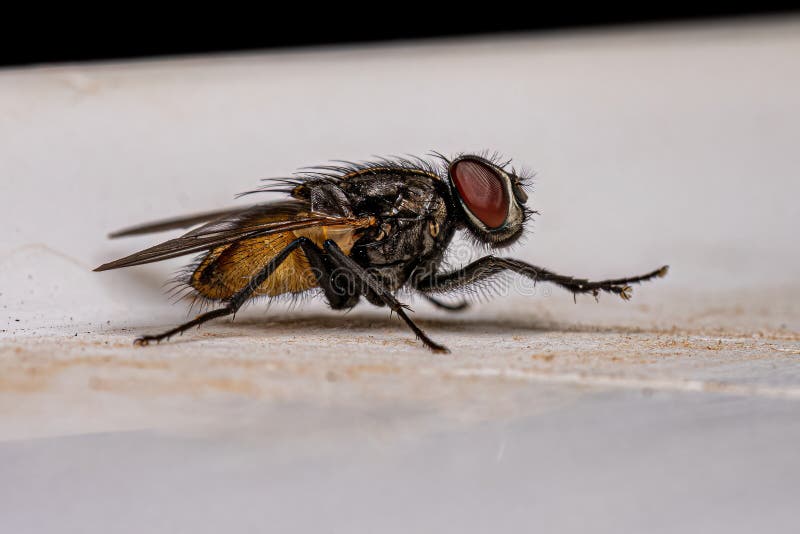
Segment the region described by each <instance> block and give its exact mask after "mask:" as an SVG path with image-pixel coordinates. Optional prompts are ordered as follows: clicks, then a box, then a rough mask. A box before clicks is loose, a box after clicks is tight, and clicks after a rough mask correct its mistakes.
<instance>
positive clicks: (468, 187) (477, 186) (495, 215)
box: [450, 159, 509, 228]
mask: <svg viewBox="0 0 800 534" xmlns="http://www.w3.org/2000/svg"><path fill="white" fill-rule="evenodd" d="M450 175H451V176H452V178H453V183H454V184H455V186H456V189H457V190H458V195H459V196H460V197H461V200H462V201H463V202H464V204H465V206H466V207H467V209H468V210H469V211H470V212H471V213H472V214H473V215H474V216H475V217H477V218H478V220H480V221H481V222H482V223H483V224H485V225H486V226H487V227H489V228H499V227H501V226H503V223H505V222H506V217H507V216H508V203H509V198H508V192H507V190H506V188H505V184H504V183H503V180H502V179H501V178H500V176H498V175H497V173H496V172H495V171H494V170H493V169H492V168H491V167H489V166H488V165H486V164H485V163H482V162H480V161H475V160H469V159H465V160H461V161H458V162H456V164H455V165H454V166H453V167H452V168H451V170H450Z"/></svg>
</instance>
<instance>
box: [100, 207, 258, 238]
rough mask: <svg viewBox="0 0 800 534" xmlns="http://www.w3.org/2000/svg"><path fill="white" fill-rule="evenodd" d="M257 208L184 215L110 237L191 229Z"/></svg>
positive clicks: (238, 208) (140, 226)
mask: <svg viewBox="0 0 800 534" xmlns="http://www.w3.org/2000/svg"><path fill="white" fill-rule="evenodd" d="M254 207H255V206H252V205H251V206H245V207H236V208H228V209H224V210H216V211H207V212H204V213H194V214H192V215H184V216H182V217H174V218H171V219H162V220H160V221H153V222H149V223H145V224H138V225H136V226H131V227H128V228H123V229H122V230H117V231H116V232H113V233H111V234H109V235H108V237H110V238H112V239H114V238H117V237H127V236H131V235H142V234H152V233H155V232H163V231H165V230H174V229H176V228H191V227H192V226H197V225H198V224H200V223H204V222H208V221H214V220H217V219H222V218H224V217H230V216H232V215H237V214H242V213H245V212H247V211H248V210H251V209H253V208H254Z"/></svg>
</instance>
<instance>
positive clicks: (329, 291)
mask: <svg viewBox="0 0 800 534" xmlns="http://www.w3.org/2000/svg"><path fill="white" fill-rule="evenodd" d="M435 156H436V157H437V158H438V159H437V160H436V161H433V162H431V161H427V160H424V159H422V158H394V159H381V160H377V161H371V162H362V163H348V162H340V163H337V164H336V165H326V166H320V167H310V168H306V169H304V170H303V171H302V172H300V173H297V174H296V175H295V176H294V177H292V178H285V179H279V180H273V181H272V182H271V183H270V184H268V185H266V186H264V187H262V188H260V189H257V190H255V191H250V192H248V193H244V194H250V193H258V192H262V191H277V192H282V193H284V194H286V195H288V198H286V199H285V200H281V201H275V202H267V203H261V204H256V205H253V206H247V207H242V208H232V209H226V210H220V211H213V212H207V213H202V214H196V215H190V216H186V217H178V218H173V219H168V220H163V221H158V222H154V223H149V224H144V225H140V226H136V227H132V228H128V229H125V230H121V231H119V232H115V233H113V234H111V237H123V236H129V235H137V234H147V233H153V232H160V231H164V230H171V229H176V228H192V227H196V228H194V229H192V230H190V231H189V232H187V233H185V234H183V235H182V236H180V237H177V238H175V239H170V240H169V241H165V242H163V243H161V244H158V245H155V246H153V247H150V248H147V249H145V250H142V251H139V252H136V253H134V254H131V255H130V256H126V257H124V258H121V259H118V260H116V261H112V262H109V263H106V264H104V265H101V266H100V267H98V268H97V269H95V271H106V270H109V269H117V268H120V267H130V266H133V265H142V264H145V263H152V262H156V261H161V260H165V259H169V258H175V257H178V256H184V255H187V254H193V253H199V254H200V256H199V258H198V259H197V260H196V262H195V263H194V264H192V265H191V266H190V267H189V269H188V270H187V272H186V275H185V277H184V278H183V279H181V283H183V284H185V285H186V286H187V287H188V288H189V289H190V290H191V292H192V293H193V295H194V296H195V297H196V298H200V299H203V300H205V301H210V302H214V303H219V304H220V305H221V307H218V308H217V309H214V310H211V311H208V312H206V313H203V314H201V315H199V316H197V317H196V318H194V319H193V320H191V321H189V322H187V323H184V324H182V325H180V326H177V327H175V328H172V329H170V330H167V331H165V332H162V333H160V334H154V335H145V336H142V337H140V338H138V339H136V340H135V342H134V343H135V344H137V345H147V344H149V343H151V342H160V341H162V340H165V339H168V338H170V337H171V336H174V335H175V334H181V333H183V332H185V331H186V330H188V329H190V328H192V327H194V326H198V325H200V324H202V323H205V322H207V321H210V320H211V319H215V318H218V317H224V316H226V315H232V314H235V313H236V311H237V310H239V309H240V308H241V307H242V305H244V304H245V303H246V302H247V301H249V300H251V299H253V298H256V297H261V296H267V297H277V296H279V295H285V294H290V295H297V294H300V293H304V292H307V291H311V290H314V289H318V290H321V293H322V295H324V297H325V299H326V300H327V302H328V304H329V305H330V307H331V308H332V309H335V310H348V309H351V308H353V307H354V306H355V305H356V304H358V302H359V301H360V300H361V298H362V297H363V298H365V299H366V300H367V301H369V302H370V303H372V304H375V305H377V306H386V307H388V308H389V309H390V310H392V311H393V312H394V313H396V314H397V315H398V316H399V317H400V318H401V319H402V320H403V321H404V322H405V323H406V324H407V325H408V327H409V328H410V329H411V330H412V331H413V332H414V334H416V336H417V337H418V338H419V339H420V340H421V341H422V343H424V344H425V346H427V347H428V348H429V349H431V350H432V351H434V352H449V351H448V349H447V348H446V347H444V346H443V345H440V344H439V343H436V342H435V341H433V340H432V339H431V338H430V337H428V335H427V334H426V333H425V332H424V331H423V330H422V329H421V328H420V327H419V326H418V325H417V324H416V323H415V322H414V320H413V319H412V318H411V317H410V316H409V314H408V313H407V310H408V306H406V305H405V304H403V303H402V302H400V301H399V300H398V299H397V297H396V293H397V291H398V290H400V289H401V288H405V289H410V290H412V291H415V292H417V293H419V294H421V295H422V296H423V297H424V298H426V299H427V300H428V301H429V302H431V303H432V304H434V305H435V306H437V307H439V308H442V309H445V310H449V311H458V310H462V309H464V308H465V307H466V306H467V303H466V302H460V303H455V304H450V303H447V302H443V301H440V300H439V299H438V298H437V296H439V295H442V294H448V293H453V292H458V291H459V290H462V289H465V288H468V287H470V286H474V285H475V284H479V283H481V282H483V281H486V280H488V279H490V278H492V277H494V276H497V275H499V274H500V273H502V272H512V273H515V274H517V275H520V276H523V277H526V278H528V279H530V280H532V281H533V282H551V283H554V284H556V285H558V286H561V287H562V288H564V289H566V290H567V291H571V292H572V293H573V295H576V294H578V293H587V294H591V295H594V296H597V295H598V294H599V293H600V292H606V293H612V294H615V295H618V296H619V297H621V298H622V299H624V300H628V299H630V297H631V292H632V290H631V287H630V285H631V284H636V283H639V282H643V281H646V280H650V279H652V278H656V277H663V276H665V275H666V274H667V266H664V267H661V268H659V269H656V270H654V271H652V272H649V273H647V274H644V275H641V276H631V277H625V278H617V279H611V280H601V281H589V280H587V279H582V278H574V277H571V276H564V275H560V274H557V273H555V272H552V271H550V270H547V269H543V268H541V267H537V266H535V265H531V264H529V263H526V262H524V261H520V260H516V259H512V258H501V257H496V256H493V255H489V256H484V257H482V258H480V259H478V260H476V261H474V262H472V263H470V264H468V265H466V266H463V267H461V268H459V269H454V270H446V269H444V268H443V266H442V262H443V259H444V256H445V253H446V251H447V249H448V247H449V246H450V244H451V242H452V240H453V237H454V236H455V234H456V232H457V231H466V232H468V234H469V235H470V236H471V237H472V238H473V241H474V242H475V244H476V245H484V246H486V247H488V248H490V249H501V248H503V247H507V246H508V245H510V244H512V243H514V242H515V241H516V240H517V239H519V237H520V236H521V235H522V234H523V233H524V231H525V224H526V222H527V221H528V220H529V219H530V218H531V216H532V214H533V213H535V212H533V211H531V210H530V209H529V208H527V207H526V203H527V201H528V193H527V192H526V185H527V181H528V179H527V178H526V177H525V176H523V175H522V173H520V174H519V175H518V174H517V173H516V171H515V170H514V169H513V168H511V169H509V167H508V166H509V164H510V162H501V161H500V160H498V159H497V158H491V157H485V156H482V155H474V154H463V155H460V156H458V157H456V158H454V159H452V160H451V159H448V158H446V157H444V156H442V155H440V154H435Z"/></svg>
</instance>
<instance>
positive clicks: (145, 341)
mask: <svg viewBox="0 0 800 534" xmlns="http://www.w3.org/2000/svg"><path fill="white" fill-rule="evenodd" d="M307 243H310V244H311V245H312V246H313V245H314V243H313V242H312V241H311V240H310V239H308V238H306V237H299V238H297V239H295V240H294V241H292V242H291V243H289V244H288V245H286V247H284V248H283V250H281V251H280V252H279V253H278V254H277V255H276V256H274V257H273V258H272V259H271V260H270V261H269V262H268V263H267V264H266V265H265V266H264V267H263V268H262V269H261V270H260V271H259V272H258V273H257V274H256V275H255V276H254V277H252V278H251V279H250V281H249V282H248V284H247V285H246V286H245V287H244V288H242V289H240V290H239V291H238V292H237V293H235V294H234V295H233V296H232V297H231V298H230V299H229V300H228V303H227V305H226V306H225V307H224V308H219V309H217V310H211V311H210V312H206V313H204V314H202V315H198V316H197V317H195V318H194V319H192V320H191V321H189V322H187V323H184V324H182V325H180V326H178V327H175V328H173V329H171V330H167V331H166V332H162V333H160V334H155V335H148V336H142V337H139V338H136V339H135V340H134V342H133V344H134V345H139V346H146V345H149V344H150V343H151V342H154V341H155V342H156V343H158V342H160V341H163V340H165V339H169V338H171V337H172V336H174V335H175V334H182V333H184V332H185V331H187V330H189V329H190V328H192V327H195V326H199V325H201V324H203V323H205V322H207V321H210V320H212V319H216V318H217V317H225V316H226V315H231V314H235V313H236V311H237V310H238V309H239V308H241V307H242V305H243V304H244V303H245V302H246V301H247V299H249V298H250V297H251V296H253V293H254V292H255V290H256V289H258V286H260V285H261V284H263V283H264V282H265V281H266V279H267V278H269V277H270V275H271V274H272V273H274V272H275V271H276V270H277V269H278V267H280V265H281V263H283V262H284V261H285V260H286V258H288V257H289V254H291V253H292V252H293V251H294V250H295V249H296V248H298V247H300V246H303V245H307Z"/></svg>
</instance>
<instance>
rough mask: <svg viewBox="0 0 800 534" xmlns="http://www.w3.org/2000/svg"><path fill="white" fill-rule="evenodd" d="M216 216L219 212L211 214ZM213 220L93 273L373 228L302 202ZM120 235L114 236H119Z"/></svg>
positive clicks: (175, 222) (168, 224) (165, 224)
mask: <svg viewBox="0 0 800 534" xmlns="http://www.w3.org/2000/svg"><path fill="white" fill-rule="evenodd" d="M214 213H219V212H214ZM226 213H227V215H223V216H222V217H221V218H217V219H214V220H212V221H211V222H208V223H207V224H204V225H203V226H200V227H199V228H196V229H194V230H192V231H190V232H187V233H185V234H184V235H182V236H180V237H177V238H175V239H170V240H169V241H165V242H164V243H161V244H159V245H155V246H153V247H150V248H147V249H144V250H142V251H139V252H136V253H134V254H131V255H130V256H126V257H124V258H120V259H118V260H115V261H112V262H109V263H105V264H103V265H101V266H100V267H98V268H96V269H95V271H107V270H109V269H119V268H120V267H130V266H133V265H143V264H145V263H152V262H156V261H162V260H166V259H170V258H177V257H178V256H185V255H187V254H192V253H196V252H202V251H204V250H211V249H213V248H216V247H219V246H221V245H227V244H230V243H233V242H236V241H240V240H243V239H250V238H254V237H260V236H265V235H270V234H275V233H281V232H287V231H291V230H300V229H303V228H310V227H316V226H352V227H354V228H365V227H367V226H371V225H372V224H374V220H373V219H372V218H371V217H342V216H336V215H329V214H325V213H315V212H310V211H308V206H307V204H306V203H304V202H299V201H286V202H273V203H268V204H259V205H256V206H251V207H248V208H241V209H239V210H231V211H228V212H226ZM205 216H208V214H204V215H202V216H200V215H198V216H189V217H183V218H179V219H171V220H169V221H161V222H156V223H152V224H146V225H142V226H139V227H136V228H138V230H136V229H133V230H136V231H133V232H132V230H131V229H128V230H124V231H123V232H124V233H125V235H133V234H135V233H146V232H153V231H158V230H161V229H168V228H179V227H180V226H181V225H185V224H188V223H189V222H191V221H193V220H194V221H197V220H198V218H199V217H205ZM119 233H120V232H117V234H119Z"/></svg>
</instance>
